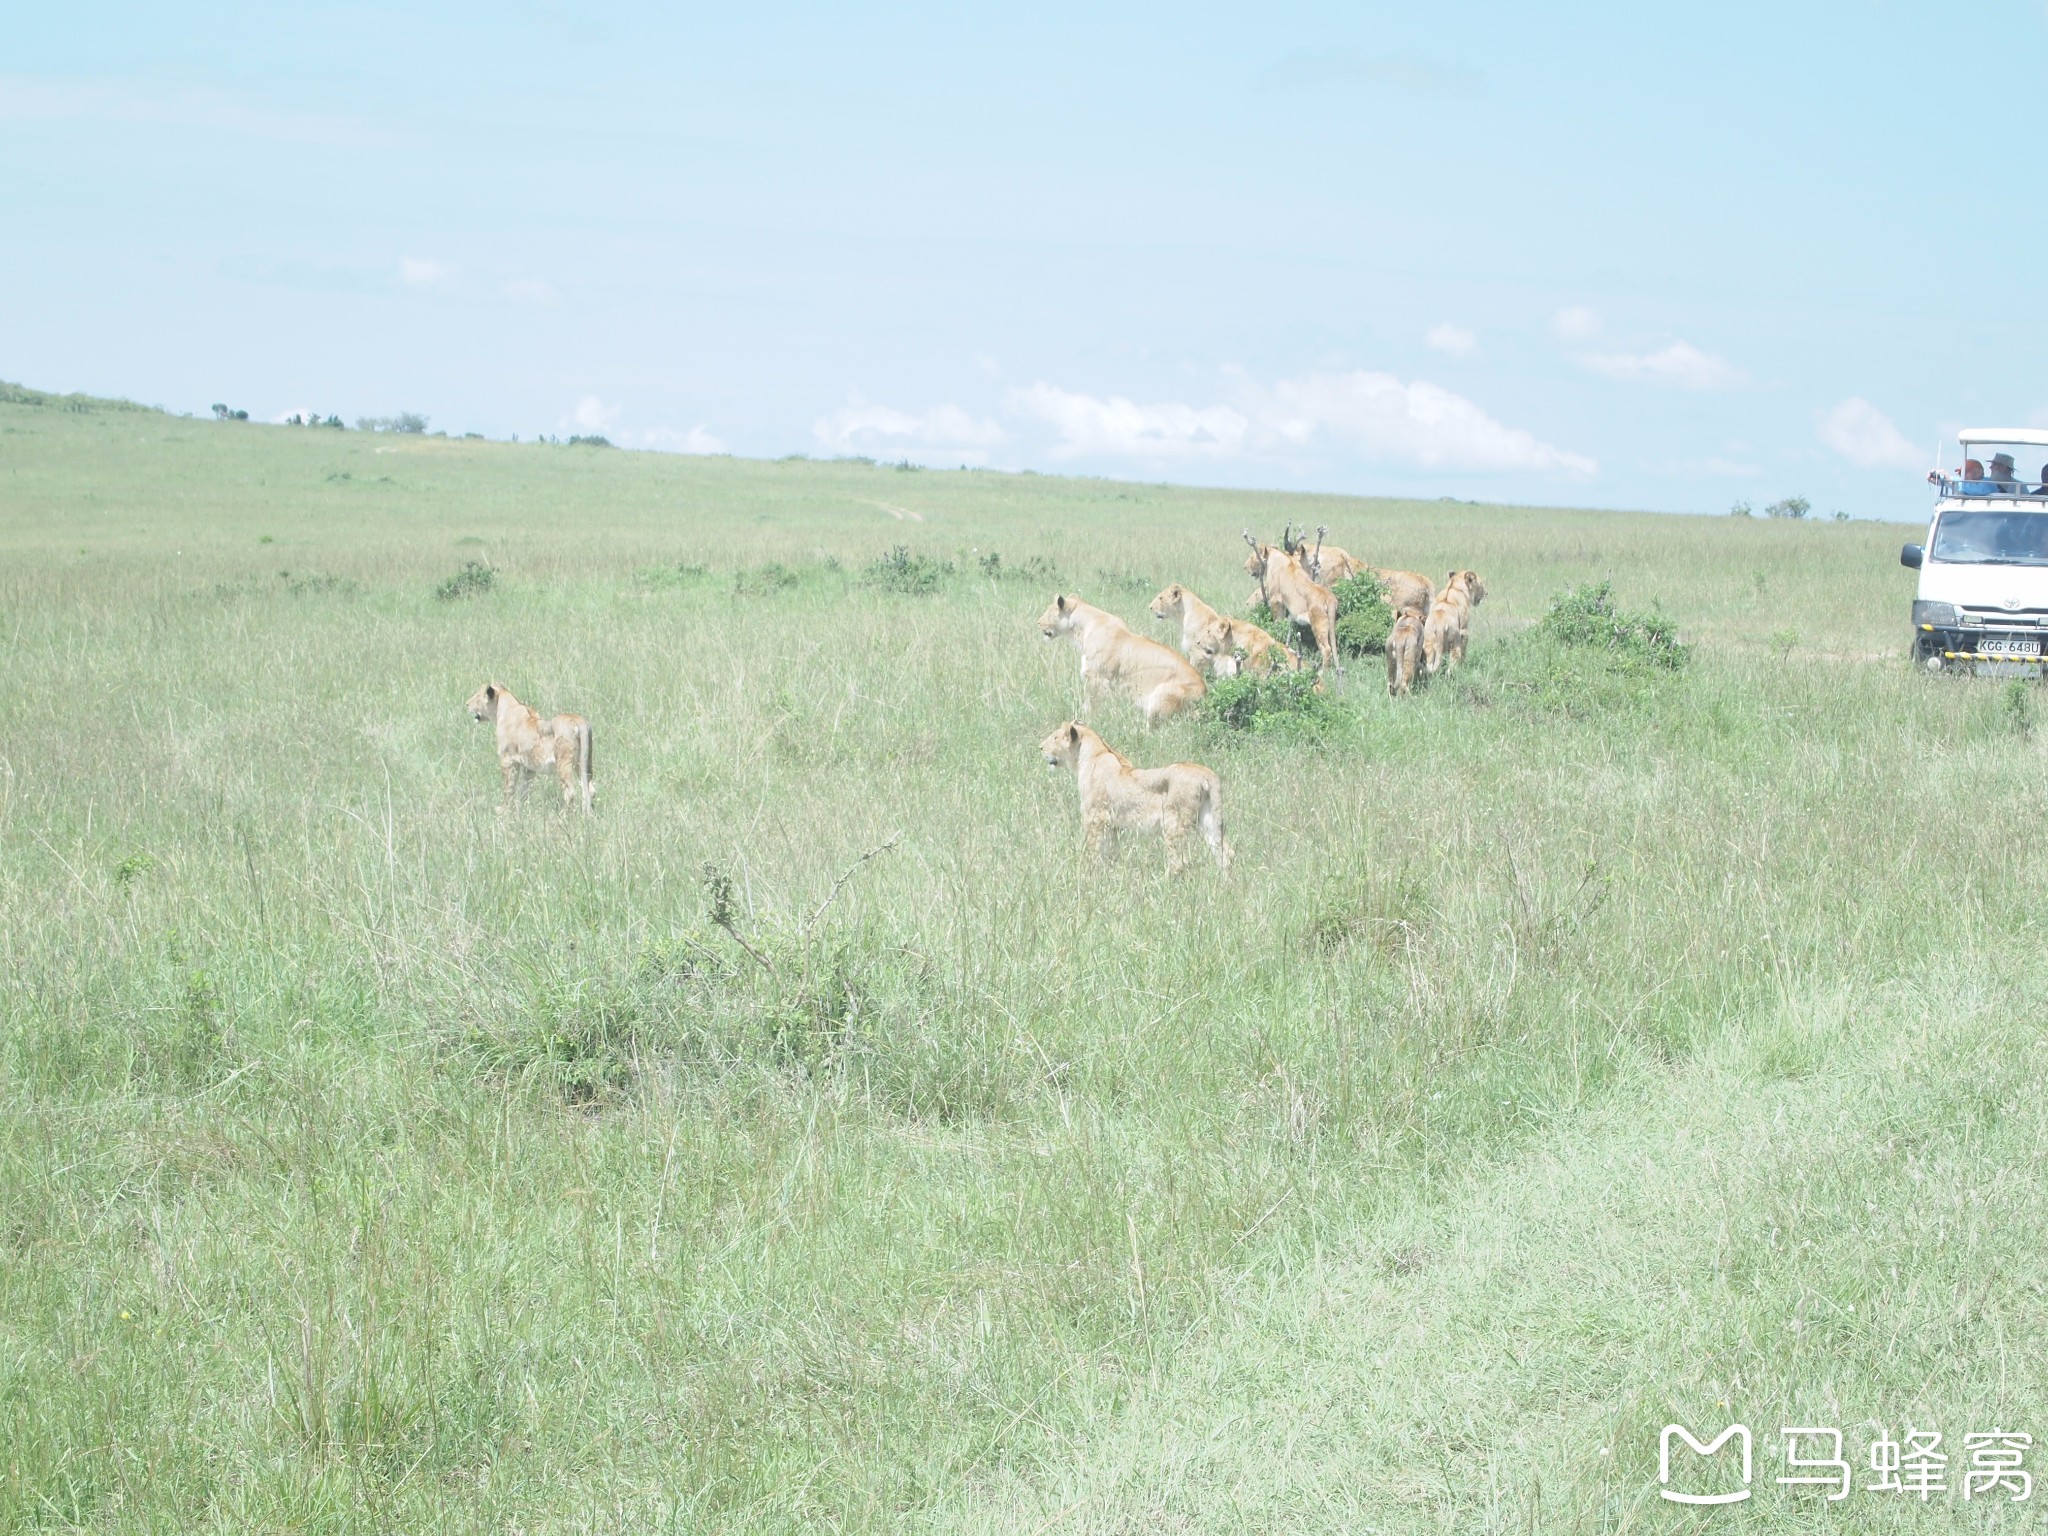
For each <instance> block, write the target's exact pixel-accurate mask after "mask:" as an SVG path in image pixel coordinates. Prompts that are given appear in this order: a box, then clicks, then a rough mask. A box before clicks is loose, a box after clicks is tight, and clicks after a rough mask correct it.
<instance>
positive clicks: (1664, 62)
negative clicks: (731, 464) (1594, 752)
mask: <svg viewBox="0 0 2048 1536" xmlns="http://www.w3.org/2000/svg"><path fill="white" fill-rule="evenodd" d="M2044 60H2048V11H2044V8H2043V5H2042V4H2041V3H2040V0H2032V3H2028V4H2018V3H2013V4H1998V3H1987V4H1980V5H1976V6H1973V7H1971V8H1970V11H1969V14H1968V18H1967V23H1966V24H1965V22H1964V21H1963V20H1962V19H1961V18H1960V17H1959V15H1958V13H1957V12H1955V11H1954V10H1953V9H1947V10H1944V9H1942V8H1937V7H1936V6H1934V5H1932V4H1917V3H1914V4H1908V3H1889V4H1885V3H1874V0H1854V3H1852V0H1842V3H1825V0H1822V3H1809V4H1804V5H1797V6H1786V5H1783V4H1777V5H1768V6H1767V5H1762V4H1752V3H1747V0H1733V3H1724V4H1722V5H1719V6H1716V7H1711V8H1703V7H1646V6H1640V5H1627V6H1623V5H1608V4H1590V3H1583V0H1560V3H1556V4H1552V5H1549V6H1545V7H1531V6H1526V5H1510V4H1455V3H1447V4H1438V5H1434V6H1428V7H1425V6H1420V5H1408V6H1400V7H1396V6H1388V5H1376V4H1350V5H1341V6H1338V5H1330V6H1324V5H1290V4H1268V5H1265V6H1262V7H1256V8H1253V7H1243V8H1232V9H1222V8H1204V7H1200V6H1192V5H1187V4H1181V5H1171V6H1169V5H1157V6H1138V5H1127V6H1102V5H1099V4H1096V5H1066V4H1063V3H1049V4H1048V3H1042V4H1039V5H1035V6H1032V7H1004V8H1001V9H1000V10H998V9H997V8H993V7H990V8H986V9H985V10H978V9H976V8H966V7H958V6H931V7H920V6H914V5H894V6H885V5H874V6H868V7H863V8H859V9H855V8H848V7H804V6H773V5H755V6H752V7H744V8H743V7H734V6H721V7H717V8H710V7H702V8H700V7H695V6H663V7H653V6H646V7H643V6H634V5H614V6H610V7H604V8H591V7H575V6H570V5H566V4H520V3H516V0H514V3H498V4H493V5H488V6H485V5H441V6H428V7H423V8H417V9H396V8H383V7H371V6H357V5H348V4H330V5H325V6H320V7H311V6H276V5H265V6H253V5H238V4H212V5H208V6H205V7H201V8H196V9H195V8H190V7H179V8H166V7H162V6H143V5H86V6H73V7H44V8H41V9H40V11H39V12H37V13H33V14H27V15H22V16H16V17H12V18H10V21H9V25H8V36H7V38H6V40H5V42H4V43H0V209H4V211H5V215H6V226H7V238H5V239H4V240H0V294H4V298H0V377H6V378H14V379H18V380H20V381H22V382H25V383H29V384H33V385H36V386H39V387H44V388H58V389H74V388H75V389H85V390H90V391H93V392H97V393H111V394H124V395H130V396H133V397H135V398H138V399H142V400H146V401H150V402H153V403H159V404H163V405H166V406H169V407H170V408H172V409H174V410H189V411H197V412H202V413H203V412H204V411H205V409H206V407H207V406H208V405H209V404H211V403H212V402H213V401H216V400H221V401H226V402H228V403H230V404H234V405H239V406H242V407H244V408H246V409H248V410H249V411H250V412H251V414H252V415H255V416H257V417H260V418H268V417H275V416H279V415H282V414H284V413H287V412H290V411H293V410H298V409H313V410H317V411H319V412H321V413H323V414H325V413H328V412H335V413H338V414H340V415H342V416H343V417H345V418H349V419H353V418H354V417H355V416H357V415H386V414H390V413H393V412H396V411H400V410H413V411H420V412H424V413H426V414H428V415H429V416H430V417H431V418H432V420H433V423H434V425H435V426H436V427H437V428H446V429H448V430H451V431H464V430H475V431H481V432H485V433H487V434H489V435H491V436H505V435H508V434H511V433H518V434H520V435H522V436H531V435H533V434H535V433H539V432H555V433H568V432H575V431H602V432H605V433H607V434H608V435H610V436H611V437H612V438H613V439H614V440H616V441H619V442H622V443H625V444H627V445H629V446H636V447H650V448H663V449H668V450H672V451H717V450H721V449H722V450H726V451H731V452H735V453H741V454H751V455H780V454H784V453H790V452H805V453H812V454H818V455H829V454H835V453H862V454H869V455H872V456H874V457H877V458H884V459H898V458H903V457H910V458H913V459H917V460H919V461H922V462H926V463H931V464H946V465H950V464H958V463H963V462H965V463H975V464H989V465H994V466H999V467H1010V468H1016V467H1031V468H1037V469H1042V470H1073V471H1090V472H1104V473H1110V474H1116V475H1122V476H1128V477H1132V478H1138V479H1147V480H1162V479H1171V480H1177V481H1190V482H1197V483H1208V484H1218V485H1266V486H1276V487H1300V488H1312V489H1326V490H1342V491H1359V492H1384V493H1393V494H1421V495H1431V496H1434V495H1456V496H1468V497H1485V498H1505V499H1516V500H1527V501H1535V502H1558V503H1579V504H1590V505H1605V506H1630V507H1654V508H1667V509H1673V510H1698V511H1716V512H1718V511H1723V510H1725V509H1726V508H1727V507H1728V505H1729V504H1730V503H1731V502H1732V501H1733V500H1735V499H1736V498H1737V497H1743V498H1747V499H1749V500H1751V501H1753V502H1756V503H1757V504H1758V505H1759V506H1760V505H1761V504H1762V503H1763V502H1765V501H1769V500H1772V499H1775V498H1777V497H1780V496H1785V495H1791V494H1803V495H1805V496H1807V497H1809V498H1810V499H1811V500H1812V501H1813V502H1814V503H1815V505H1816V507H1817V508H1818V509H1819V510H1821V511H1823V512H1825V511H1831V510H1833V509H1836V508H1840V509H1842V510H1844V511H1848V512H1850V513H1852V514H1854V515H1858V516H1883V517H1898V518H1910V517H1915V516H1917V515H1918V514H1919V513H1920V511H1921V509H1922V508H1923V507H1924V506H1925V504H1926V503H1925V492H1924V487H1923V486H1922V485H1921V484H1920V477H1921V475H1922V474H1923V473H1924V471H1925V469H1926V467H1927V465H1928V463H1929V461H1930V460H1931V458H1932V456H1933V451H1934V447H1935V442H1936V438H1937V435H1938V434H1942V433H1949V434H1952V433H1953V431H1954V429H1955V428H1956V427H1957V426H1959V425H1974V424H1980V423H1989V424H2000V425H2004V424H2016V423H2028V422H2048V379H2044V378H2042V377H2041V376H2040V367H2039V359H2041V358H2042V357H2043V356H2044V353H2048V336H2044V335H2043V331H2042V325H2041V319H2040V317H2041V315H2042V312H2043V311H2042V306H2041V305H2040V303H2039V301H2038V291H2037V287H2038V285H2037V284H2035V283H2030V282H2029V281H2028V279H2032V278H2034V277H2035V276H2036V274H2037V273H2038V272H2039V270H2040V268H2041V266H2042V262H2041V259H2040V257H2039V256H2038V255H2036V254H2035V246H2034V242H2033V240H2032V239H2031V238H2030V236H2031V231H2032V228H2033V226H2034V224H2035V223H2036V222H2037V216H2036V214H2035V210H2034V208H2033V206H2032V205H2033V203H2034V202H2035V187H2034V183H2033V181H2032V178H2031V177H2030V176H2029V175H2028V174H2027V170H2028V164H2027V162H2026V160H2025V159H2024V156H2025V155H2026V152H2027V146H2029V145H2032V144H2035V143H2037V142H2038V141H2039V137H2040V134H2039V129H2038V126H2037V125H2038V122H2039V120H2040V114H2041V113H2042V111H2043V109H2044V102H2048V71H2044V69H2043V64H2044ZM1966 81H1969V82H1979V83H1967V84H1966V83H1965V82H1966ZM2044 212H2048V210H2044Z"/></svg>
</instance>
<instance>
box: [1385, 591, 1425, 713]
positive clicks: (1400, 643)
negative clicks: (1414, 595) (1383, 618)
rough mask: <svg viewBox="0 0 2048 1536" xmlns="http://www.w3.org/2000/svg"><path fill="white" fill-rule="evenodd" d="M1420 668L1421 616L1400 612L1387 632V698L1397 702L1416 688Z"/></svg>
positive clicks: (1410, 611) (1411, 612)
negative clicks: (1417, 673)
mask: <svg viewBox="0 0 2048 1536" xmlns="http://www.w3.org/2000/svg"><path fill="white" fill-rule="evenodd" d="M1421 666H1422V615H1421V614H1419V613H1416V612H1414V611H1412V610H1409V611H1406V612H1403V613H1402V615H1401V617H1399V618H1398V619H1396V620H1394V627H1393V628H1392V629H1390V630H1389V631H1387V696H1388V697H1389V698H1394V699H1398V698H1400V697H1401V695H1403V694H1404V693H1408V692H1410V691H1411V690H1413V688H1414V687H1415V674H1416V672H1417V671H1418V670H1419V669H1420V668H1421Z"/></svg>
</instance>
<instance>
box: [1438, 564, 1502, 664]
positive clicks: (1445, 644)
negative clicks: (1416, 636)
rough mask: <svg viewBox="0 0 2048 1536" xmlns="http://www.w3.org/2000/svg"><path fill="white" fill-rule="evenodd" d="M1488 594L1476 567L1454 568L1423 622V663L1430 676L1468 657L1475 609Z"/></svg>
mask: <svg viewBox="0 0 2048 1536" xmlns="http://www.w3.org/2000/svg"><path fill="white" fill-rule="evenodd" d="M1485 596H1486V588H1485V587H1484V586H1482V585H1481V584H1480V581H1479V573H1478V572H1477V571H1452V572H1451V574H1450V579H1449V580H1447V581H1446V582H1445V583H1444V589H1443V591H1441V592H1439V593H1438V594H1437V599H1436V601H1435V602H1434V603H1431V604H1430V606H1429V617H1428V618H1427V619H1426V620H1424V621H1423V625H1422V666H1423V670H1424V671H1426V672H1427V673H1428V674H1429V675H1430V676H1431V677H1435V676H1436V675H1437V672H1438V671H1439V670H1440V669H1442V668H1446V667H1455V666H1456V665H1458V663H1459V662H1461V661H1463V660H1464V659H1465V642H1466V640H1467V639H1469V638H1470V637H1471V634H1472V610H1473V609H1474V608H1477V607H1478V606H1479V602H1480V599H1482V598H1483V597H1485Z"/></svg>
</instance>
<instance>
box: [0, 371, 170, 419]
mask: <svg viewBox="0 0 2048 1536" xmlns="http://www.w3.org/2000/svg"><path fill="white" fill-rule="evenodd" d="M0 405H38V406H46V407H48V408H49V409H51V410H58V411H77V412H81V413H82V412H86V411H141V412H145V413H147V414H148V415H151V416H162V415H164V414H166V413H165V412H164V411H162V410H161V409H159V408H158V407H156V406H154V405H138V404H136V403H135V402H134V401H133V400H108V399H104V398H102V397H101V396H99V395H53V394H50V393H48V392H46V391H44V390H40V389H30V388H29V387H28V386H27V385H26V384H10V383H8V382H7V381H6V380H5V379H0Z"/></svg>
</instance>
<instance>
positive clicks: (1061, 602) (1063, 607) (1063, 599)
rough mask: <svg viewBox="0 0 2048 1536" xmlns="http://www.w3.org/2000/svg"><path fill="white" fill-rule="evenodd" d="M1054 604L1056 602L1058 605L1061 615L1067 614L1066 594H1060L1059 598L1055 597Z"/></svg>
mask: <svg viewBox="0 0 2048 1536" xmlns="http://www.w3.org/2000/svg"><path fill="white" fill-rule="evenodd" d="M1053 602H1054V603H1055V604H1057V605H1058V607H1059V610H1060V612H1061V613H1065V612H1066V611H1067V594H1066V593H1064V592H1062V593H1060V594H1059V595H1058V596H1057V597H1055V598H1054V599H1053Z"/></svg>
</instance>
